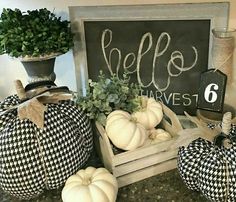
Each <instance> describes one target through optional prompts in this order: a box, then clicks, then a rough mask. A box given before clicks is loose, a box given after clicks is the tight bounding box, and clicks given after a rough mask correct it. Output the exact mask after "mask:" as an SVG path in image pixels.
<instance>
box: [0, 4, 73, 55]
mask: <svg viewBox="0 0 236 202" xmlns="http://www.w3.org/2000/svg"><path fill="white" fill-rule="evenodd" d="M72 38H73V37H72V33H71V29H70V22H69V21H66V20H64V21H62V20H61V18H60V17H56V16H55V14H54V13H52V12H50V11H49V10H47V9H46V8H43V9H39V10H32V11H27V12H21V11H20V10H19V9H15V10H11V9H9V8H8V9H3V12H2V14H1V17H0V54H4V53H7V54H9V55H10V56H12V57H24V56H33V57H37V56H41V55H47V54H50V53H66V52H67V51H68V50H69V49H70V48H71V47H72V46H73V40H72Z"/></svg>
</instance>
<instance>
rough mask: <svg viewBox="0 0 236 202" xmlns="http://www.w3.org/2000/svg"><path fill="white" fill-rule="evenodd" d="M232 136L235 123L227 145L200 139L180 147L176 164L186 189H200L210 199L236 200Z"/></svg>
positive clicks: (235, 156) (235, 131) (235, 133)
mask: <svg viewBox="0 0 236 202" xmlns="http://www.w3.org/2000/svg"><path fill="white" fill-rule="evenodd" d="M210 127H214V126H213V125H211V126H210ZM235 137H236V126H235V125H232V127H231V131H230V134H229V139H230V144H231V146H230V147H229V148H226V147H224V146H223V145H222V146H217V145H215V144H214V143H212V142H209V141H207V140H204V139H202V138H198V139H196V140H194V141H193V142H191V143H190V144H189V145H188V147H186V148H184V147H180V148H179V152H178V164H177V167H178V170H179V173H180V176H181V177H182V179H183V180H184V182H185V183H186V185H187V186H188V188H190V189H192V190H196V191H201V192H202V193H203V194H204V195H205V197H206V198H208V199H209V200H211V201H218V202H223V201H228V202H233V201H236V142H235V141H234V139H235Z"/></svg>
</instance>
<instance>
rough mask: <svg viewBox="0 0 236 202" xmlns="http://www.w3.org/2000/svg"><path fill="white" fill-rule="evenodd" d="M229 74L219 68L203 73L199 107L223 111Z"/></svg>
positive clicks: (199, 92)
mask: <svg viewBox="0 0 236 202" xmlns="http://www.w3.org/2000/svg"><path fill="white" fill-rule="evenodd" d="M226 82H227V76H226V75H225V74H224V73H222V72H221V71H219V70H215V69H210V70H208V71H206V72H204V73H202V74H201V78H200V87H199V91H198V102H197V107H198V108H199V109H205V110H209V111H215V112H222V110H223V105H224V98H225V88H226Z"/></svg>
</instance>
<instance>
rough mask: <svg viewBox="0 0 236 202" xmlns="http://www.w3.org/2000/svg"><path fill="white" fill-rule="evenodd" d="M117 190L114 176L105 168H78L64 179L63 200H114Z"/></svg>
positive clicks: (113, 201) (98, 201)
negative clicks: (73, 173)
mask: <svg viewBox="0 0 236 202" xmlns="http://www.w3.org/2000/svg"><path fill="white" fill-rule="evenodd" d="M117 192H118V184H117V181H116V178H115V177H114V176H113V175H112V174H111V173H109V171H108V170H106V169H105V168H97V169H96V168H94V167H88V168H86V169H82V170H79V171H78V172H77V173H76V174H75V175H72V176H71V177H69V178H68V180H67V181H66V184H65V187H64V188H63V190H62V200H63V202H78V201H81V202H95V201H96V202H115V201H116V197H117Z"/></svg>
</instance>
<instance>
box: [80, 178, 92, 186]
mask: <svg viewBox="0 0 236 202" xmlns="http://www.w3.org/2000/svg"><path fill="white" fill-rule="evenodd" d="M91 182H92V180H91V178H89V177H85V178H84V179H83V182H82V184H83V185H89V184H91Z"/></svg>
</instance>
